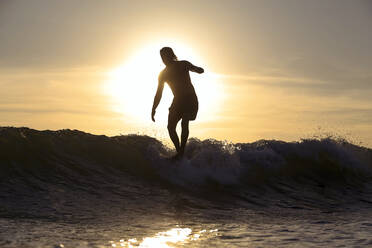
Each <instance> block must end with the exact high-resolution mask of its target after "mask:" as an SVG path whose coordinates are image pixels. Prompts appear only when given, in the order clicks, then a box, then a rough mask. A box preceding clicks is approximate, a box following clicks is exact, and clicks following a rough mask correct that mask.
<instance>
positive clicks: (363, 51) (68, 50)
mask: <svg viewBox="0 0 372 248" xmlns="http://www.w3.org/2000/svg"><path fill="white" fill-rule="evenodd" d="M371 23H372V3H371V2H370V1H367V0H361V1H359V0H355V1H348V0H332V1H331V0H324V1H296V0H283V1H276V0H272V1H266V0H264V1H261V0H260V1H259V0H257V1H248V0H241V1H238V0H236V1H218V0H214V1H174V0H173V1H150V0H148V1H124V0H123V1H119V0H115V1H111V0H110V1H100V0H81V1H72V0H65V1H58V0H43V1H42V0H34V1H29V0H1V1H0V44H1V45H0V87H1V91H0V125H1V126H27V127H30V128H36V129H53V130H55V129H64V128H70V129H79V130H83V131H86V132H91V133H95V134H107V135H118V134H127V133H139V134H149V135H152V136H156V137H158V138H161V139H167V133H166V116H167V110H168V107H169V104H170V101H171V95H170V92H169V89H166V92H165V96H164V99H162V102H161V104H160V105H159V107H158V113H157V122H156V123H155V124H154V123H153V122H152V121H151V118H150V113H151V107H152V101H153V96H154V94H155V90H156V86H157V76H158V73H159V71H160V70H161V69H162V64H161V59H160V56H159V49H160V48H161V47H162V46H171V47H173V48H174V51H175V53H176V55H177V56H178V57H179V58H180V59H185V60H189V61H190V62H192V63H194V64H195V65H197V66H201V67H203V68H204V69H205V70H206V73H205V74H201V75H192V78H193V82H194V86H195V88H196V91H197V94H198V97H199V101H200V112H199V114H198V118H197V120H196V121H195V122H193V123H192V124H191V132H190V136H194V137H198V138H201V139H204V138H216V139H219V140H228V141H233V142H251V141H255V140H258V139H281V140H287V141H293V140H299V139H301V138H308V137H312V136H314V135H324V134H328V133H329V134H333V135H338V136H341V137H344V138H347V139H351V140H352V141H354V142H357V143H359V142H362V144H363V145H366V146H372V132H371V131H372V100H371V95H372V70H371V68H372V49H371V44H372V29H371Z"/></svg>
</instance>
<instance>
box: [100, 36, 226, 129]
mask: <svg viewBox="0 0 372 248" xmlns="http://www.w3.org/2000/svg"><path fill="white" fill-rule="evenodd" d="M166 45H167V46H171V47H172V48H173V49H174V51H175V54H176V55H177V57H178V58H179V59H180V60H188V61H190V62H191V63H193V64H195V65H197V66H201V67H204V68H206V66H205V64H204V63H203V61H202V60H201V59H200V58H198V57H197V56H195V55H194V53H193V51H192V49H190V48H188V47H186V46H183V45H180V44H179V43H177V44H169V43H166ZM163 46H164V45H161V44H157V45H150V46H146V47H143V48H142V49H140V50H138V51H137V52H136V53H135V54H134V55H133V56H131V57H130V58H128V59H127V60H126V62H125V63H123V64H122V65H120V66H118V67H117V68H115V69H113V70H112V71H110V72H109V73H108V80H107V82H105V84H104V92H105V93H106V94H107V95H109V96H110V97H111V98H112V110H114V111H115V112H119V113H121V114H123V116H125V119H126V120H128V119H129V120H130V121H132V122H133V121H134V122H139V123H143V122H150V121H151V120H150V114H151V108H152V103H153V100H154V96H155V92H156V89H157V84H158V75H159V73H160V71H161V70H162V69H163V68H164V64H163V62H162V60H161V58H160V54H159V51H160V49H161V48H162V47H163ZM193 74H194V73H192V72H191V73H190V75H191V80H192V82H193V85H194V87H195V91H196V94H197V95H198V99H199V113H198V119H200V120H207V119H210V118H212V117H213V113H214V110H215V109H217V108H218V106H217V105H218V103H219V102H220V101H221V99H220V98H221V84H219V82H218V77H217V76H216V75H214V74H213V73H210V72H208V71H207V70H206V73H204V74H200V75H199V74H198V75H193ZM172 99H173V95H172V92H171V90H170V89H169V87H168V86H167V84H166V86H165V87H164V91H163V97H162V99H161V102H160V104H159V106H158V108H157V110H156V117H155V119H156V122H161V123H163V122H166V121H167V116H168V108H169V106H170V104H171V102H172Z"/></svg>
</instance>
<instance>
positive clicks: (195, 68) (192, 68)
mask: <svg viewBox="0 0 372 248" xmlns="http://www.w3.org/2000/svg"><path fill="white" fill-rule="evenodd" d="M186 63H187V68H188V69H189V71H192V72H196V73H199V74H200V73H203V72H204V69H203V68H201V67H198V66H195V65H193V64H191V63H190V62H189V61H186Z"/></svg>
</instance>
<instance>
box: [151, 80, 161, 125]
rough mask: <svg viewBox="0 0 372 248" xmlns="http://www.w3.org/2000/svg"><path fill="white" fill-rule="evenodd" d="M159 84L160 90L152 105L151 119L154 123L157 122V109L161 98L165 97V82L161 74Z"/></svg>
mask: <svg viewBox="0 0 372 248" xmlns="http://www.w3.org/2000/svg"><path fill="white" fill-rule="evenodd" d="M158 81H159V83H158V89H157V90H156V94H155V97H154V103H153V105H152V111H151V119H152V121H155V112H156V108H157V107H158V105H159V103H160V100H161V97H162V95H163V89H164V81H163V79H162V77H161V74H160V75H159V80H158Z"/></svg>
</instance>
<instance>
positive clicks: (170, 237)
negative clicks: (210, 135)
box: [0, 128, 372, 247]
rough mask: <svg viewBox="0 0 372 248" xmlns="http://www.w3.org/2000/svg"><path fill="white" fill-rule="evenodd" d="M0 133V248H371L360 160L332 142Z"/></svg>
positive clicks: (370, 187) (364, 167)
mask: <svg viewBox="0 0 372 248" xmlns="http://www.w3.org/2000/svg"><path fill="white" fill-rule="evenodd" d="M172 152H173V151H171V150H169V149H168V148H167V147H165V146H164V145H163V144H162V143H161V142H159V141H157V140H156V139H154V138H151V137H147V136H139V135H129V136H118V137H106V136H96V135H91V134H87V133H84V132H80V131H72V130H61V131H36V130H32V129H27V128H1V129H0V172H1V175H0V247H273V246H275V247H368V246H371V247H372V217H371V216H372V151H371V150H370V149H368V148H364V147H360V146H356V145H352V144H350V143H348V142H346V141H343V140H334V139H330V138H328V139H322V140H316V139H308V140H302V141H300V142H282V141H267V140H261V141H257V142H254V143H240V144H231V143H226V142H219V141H216V140H204V141H201V140H197V139H191V140H190V142H189V143H188V147H187V151H186V154H185V157H184V158H183V159H182V160H179V161H172V160H169V159H167V157H168V156H170V155H171V154H172Z"/></svg>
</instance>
